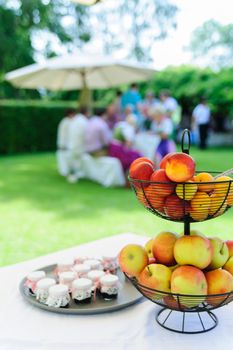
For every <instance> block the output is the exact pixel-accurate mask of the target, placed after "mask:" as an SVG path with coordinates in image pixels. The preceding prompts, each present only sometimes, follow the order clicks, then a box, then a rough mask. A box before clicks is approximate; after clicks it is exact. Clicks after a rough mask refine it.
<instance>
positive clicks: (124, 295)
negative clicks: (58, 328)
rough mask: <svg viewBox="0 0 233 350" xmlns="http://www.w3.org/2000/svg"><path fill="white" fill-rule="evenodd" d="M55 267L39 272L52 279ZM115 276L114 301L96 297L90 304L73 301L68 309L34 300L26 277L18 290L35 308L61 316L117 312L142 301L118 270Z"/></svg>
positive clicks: (51, 266)
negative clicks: (26, 284) (115, 289)
mask: <svg viewBox="0 0 233 350" xmlns="http://www.w3.org/2000/svg"><path fill="white" fill-rule="evenodd" d="M55 268H56V265H49V266H45V267H43V268H41V269H40V270H43V271H45V273H46V276H47V277H53V278H55V275H54V270H55ZM116 274H117V276H118V278H119V281H120V285H121V286H120V289H119V292H118V297H117V298H116V299H114V300H104V299H103V298H102V297H101V296H99V295H98V293H97V295H96V300H95V301H92V302H91V303H90V304H79V305H77V304H76V303H75V302H74V301H73V300H71V301H70V304H69V307H68V308H57V307H51V306H47V305H45V304H42V303H40V302H39V301H37V300H36V297H35V296H34V295H33V294H32V293H31V292H30V290H29V288H28V287H27V286H25V282H26V277H25V278H23V280H22V281H21V283H20V286H19V290H20V293H21V295H22V296H23V298H24V299H25V300H26V301H27V302H29V303H30V304H32V305H33V306H35V307H38V308H40V309H43V310H46V311H50V312H55V313H62V314H73V315H92V314H101V313H107V312H113V311H117V310H120V309H123V308H126V307H128V306H130V305H132V304H134V303H137V302H138V301H139V300H140V299H142V295H141V293H139V292H138V291H137V290H136V289H135V288H134V287H133V285H132V284H131V283H130V282H129V281H128V279H127V278H126V277H125V276H124V274H123V273H122V272H121V271H120V269H119V268H118V269H117V271H116Z"/></svg>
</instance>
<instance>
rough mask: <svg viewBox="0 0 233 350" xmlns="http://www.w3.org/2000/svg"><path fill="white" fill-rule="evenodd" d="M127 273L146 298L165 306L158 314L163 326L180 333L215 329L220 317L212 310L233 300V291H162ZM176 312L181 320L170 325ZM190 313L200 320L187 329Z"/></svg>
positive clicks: (158, 319)
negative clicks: (207, 292) (180, 292)
mask: <svg viewBox="0 0 233 350" xmlns="http://www.w3.org/2000/svg"><path fill="white" fill-rule="evenodd" d="M125 275H126V277H127V279H128V280H129V281H130V282H131V283H132V284H133V285H134V286H135V288H136V289H137V290H138V291H139V292H140V293H141V294H142V295H143V296H144V297H145V298H147V299H149V300H150V301H152V302H153V303H155V304H157V305H159V306H162V307H163V308H162V309H161V310H160V311H159V313H158V314H157V316H156V320H157V322H158V323H159V324H160V325H161V326H162V327H163V328H166V329H168V330H171V331H174V332H178V333H188V334H195V333H203V332H207V331H209V330H211V329H213V328H214V327H216V326H217V324H218V319H217V316H216V315H215V314H214V313H213V312H211V310H214V309H218V308H219V307H221V306H224V305H226V304H228V303H230V302H231V301H232V300H233V292H229V293H224V294H209V295H188V294H175V293H168V292H162V291H160V290H156V289H152V288H148V287H146V286H144V285H142V284H140V283H139V282H138V280H137V279H136V278H135V277H130V276H128V275H127V274H125ZM176 312H178V316H180V322H176V324H175V325H172V326H169V321H170V319H172V315H173V314H174V313H176ZM190 313H192V314H193V316H195V317H196V319H197V321H198V322H196V328H195V329H193V328H191V329H190V328H189V329H188V330H187V326H188V322H186V314H190ZM194 314H195V315H194ZM176 321H177V317H176Z"/></svg>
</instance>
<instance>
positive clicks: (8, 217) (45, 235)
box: [0, 149, 233, 265]
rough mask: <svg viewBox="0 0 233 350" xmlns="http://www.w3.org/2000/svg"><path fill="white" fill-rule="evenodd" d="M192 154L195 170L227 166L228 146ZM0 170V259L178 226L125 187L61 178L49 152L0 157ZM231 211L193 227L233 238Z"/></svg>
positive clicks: (229, 164) (229, 160) (19, 258)
mask: <svg viewBox="0 0 233 350" xmlns="http://www.w3.org/2000/svg"><path fill="white" fill-rule="evenodd" d="M192 155H193V156H194V157H195V159H196V160H197V168H198V169H201V170H219V171H221V170H226V169H228V168H230V167H232V166H233V164H232V163H233V156H232V155H233V150H232V149H212V150H207V151H205V152H200V151H198V150H192ZM0 173H1V177H0V199H1V201H0V212H1V220H0V265H7V264H13V263H16V262H19V261H23V260H26V259H30V258H33V257H35V256H38V255H43V254H46V253H49V252H52V251H56V250H59V249H64V248H68V247H71V246H74V245H77V244H80V243H82V242H87V241H91V240H94V239H98V238H101V237H106V236H111V235H114V234H118V233H122V232H134V233H137V234H146V235H148V236H154V235H155V234H156V233H158V232H159V231H161V230H173V231H177V232H181V231H182V224H179V223H173V222H170V221H165V220H162V219H159V218H158V217H156V216H153V215H152V214H150V213H149V212H147V211H146V210H145V209H144V208H143V207H142V206H141V205H140V204H138V202H137V200H136V198H135V196H134V194H133V192H132V191H131V190H129V189H124V188H120V189H118V188H114V189H105V188H102V187H101V186H99V185H97V184H95V183H92V182H89V181H84V180H83V181H80V182H79V183H77V184H69V183H67V182H66V181H65V180H64V179H63V178H61V177H60V176H59V175H58V174H57V171H56V164H55V157H54V155H53V154H37V155H18V156H10V157H1V158H0ZM232 215H233V211H232V212H231V211H228V213H226V214H225V215H224V216H222V217H220V218H217V219H215V220H211V221H206V222H204V223H197V224H194V227H195V228H197V229H200V230H201V231H203V232H204V233H207V234H209V235H219V236H221V237H223V238H233V229H232V225H233V221H232Z"/></svg>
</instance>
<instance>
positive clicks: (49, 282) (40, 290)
mask: <svg viewBox="0 0 233 350" xmlns="http://www.w3.org/2000/svg"><path fill="white" fill-rule="evenodd" d="M55 284H56V281H55V279H54V278H42V279H41V280H39V282H37V285H36V290H35V294H36V299H37V300H38V301H39V302H40V303H42V304H46V301H47V299H48V296H49V288H50V287H52V286H54V285H55Z"/></svg>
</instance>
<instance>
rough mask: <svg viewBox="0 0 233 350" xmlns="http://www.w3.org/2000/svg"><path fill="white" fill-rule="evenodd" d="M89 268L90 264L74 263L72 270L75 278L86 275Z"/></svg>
mask: <svg viewBox="0 0 233 350" xmlns="http://www.w3.org/2000/svg"><path fill="white" fill-rule="evenodd" d="M90 270H91V268H90V266H89V265H87V264H77V265H74V267H73V271H74V273H75V274H76V277H77V278H81V277H84V278H86V277H87V274H88V272H89V271H90Z"/></svg>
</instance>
